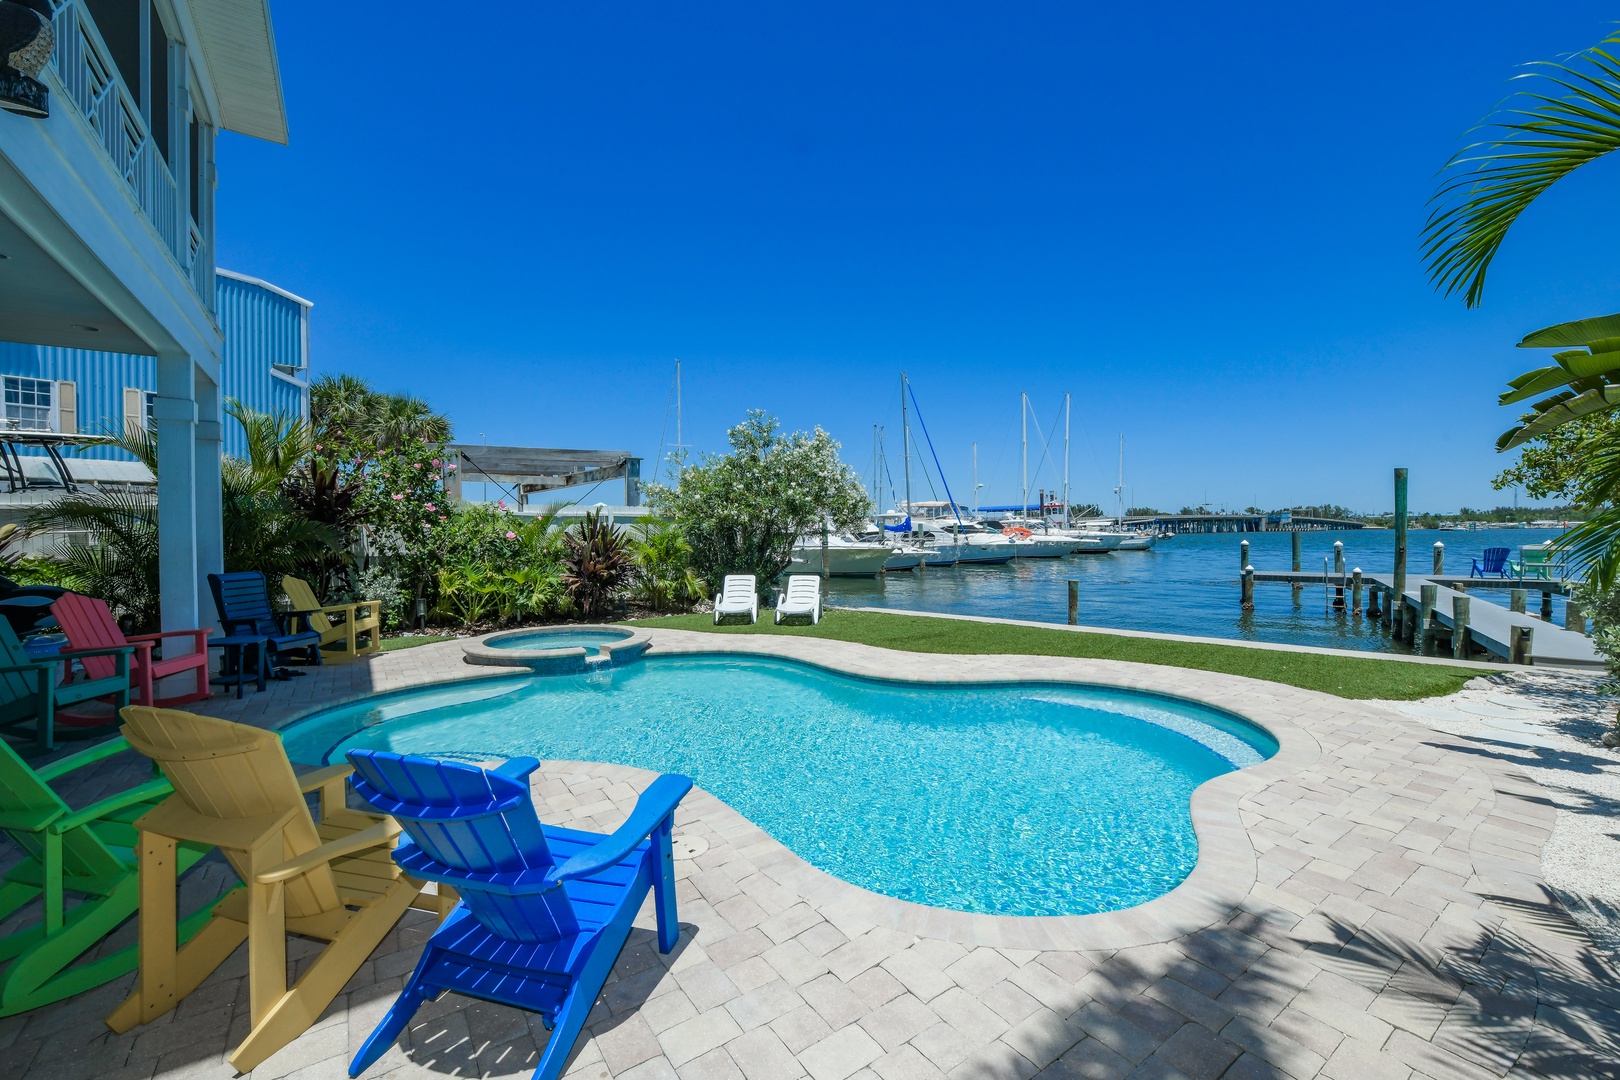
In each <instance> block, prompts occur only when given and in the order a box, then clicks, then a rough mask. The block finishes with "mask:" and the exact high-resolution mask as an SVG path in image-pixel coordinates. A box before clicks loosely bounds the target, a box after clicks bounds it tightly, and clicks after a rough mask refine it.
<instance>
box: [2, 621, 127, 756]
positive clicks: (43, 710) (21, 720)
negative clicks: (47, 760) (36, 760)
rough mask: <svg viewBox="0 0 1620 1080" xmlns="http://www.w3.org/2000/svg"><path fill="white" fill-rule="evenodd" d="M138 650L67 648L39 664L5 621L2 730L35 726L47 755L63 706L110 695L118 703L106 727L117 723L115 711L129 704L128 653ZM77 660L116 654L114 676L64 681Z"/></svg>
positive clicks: (37, 742) (40, 748)
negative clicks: (69, 665) (66, 671)
mask: <svg viewBox="0 0 1620 1080" xmlns="http://www.w3.org/2000/svg"><path fill="white" fill-rule="evenodd" d="M134 651H135V650H134V647H133V646H130V645H122V646H117V647H114V648H110V649H77V650H71V651H70V650H64V651H63V652H62V654H61V655H60V656H51V657H46V658H44V659H41V660H34V659H32V658H30V657H29V655H28V653H27V652H26V651H24V649H23V647H22V642H20V641H18V640H17V634H16V632H15V631H13V630H12V629H11V624H10V623H8V622H6V621H5V620H4V619H0V730H3V729H7V728H12V727H16V726H17V725H19V724H32V725H33V728H34V751H35V752H36V753H44V752H45V751H47V750H53V749H55V747H56V710H57V709H58V708H60V707H62V706H64V705H78V704H80V703H82V702H86V701H92V700H94V699H96V698H100V697H109V696H110V697H112V698H114V700H115V703H116V704H115V706H114V712H113V713H112V714H111V715H110V716H109V717H108V718H107V723H108V724H109V725H111V724H116V723H117V722H118V713H117V711H116V710H117V709H122V708H123V707H124V706H125V705H128V704H129V654H130V653H132V652H134ZM75 656H111V657H113V662H114V665H115V666H114V670H113V674H111V675H108V676H105V677H103V678H99V679H92V678H89V677H85V678H82V679H79V680H78V681H77V682H69V683H65V682H61V681H60V679H61V667H62V665H63V664H66V663H68V662H69V661H70V659H71V658H72V657H75Z"/></svg>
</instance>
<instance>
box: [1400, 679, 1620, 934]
mask: <svg viewBox="0 0 1620 1080" xmlns="http://www.w3.org/2000/svg"><path fill="white" fill-rule="evenodd" d="M1600 681H1601V677H1600V676H1598V675H1595V674H1587V673H1580V672H1570V671H1561V670H1558V669H1553V668H1540V669H1536V670H1526V671H1523V672H1513V673H1511V674H1506V675H1492V676H1488V677H1485V678H1479V679H1475V680H1473V681H1472V682H1470V683H1468V684H1467V685H1466V686H1464V687H1463V689H1462V690H1460V691H1458V692H1457V693H1455V694H1452V695H1451V696H1450V697H1445V698H1431V699H1429V700H1426V701H1407V702H1387V703H1386V704H1388V705H1389V706H1390V707H1391V708H1393V709H1395V710H1396V711H1398V712H1401V713H1404V714H1406V715H1407V716H1410V717H1412V718H1413V719H1415V720H1418V721H1419V722H1421V723H1424V724H1427V725H1428V726H1429V727H1432V728H1435V729H1436V730H1439V731H1444V732H1447V733H1449V734H1452V735H1460V736H1463V737H1465V738H1468V739H1469V740H1471V741H1472V742H1473V743H1474V744H1475V745H1476V746H1477V748H1478V752H1479V753H1481V754H1486V755H1489V756H1491V757H1495V758H1498V759H1500V760H1502V761H1506V762H1511V763H1513V764H1514V765H1517V766H1518V767H1519V768H1521V769H1523V770H1524V772H1525V773H1527V774H1528V775H1529V776H1530V777H1531V778H1532V779H1534V780H1535V781H1536V782H1537V783H1539V784H1540V785H1541V786H1542V787H1544V788H1546V790H1547V793H1548V794H1549V795H1550V796H1551V797H1552V799H1553V802H1554V804H1555V805H1556V807H1557V812H1558V820H1557V825H1556V827H1555V828H1554V830H1553V835H1552V839H1551V840H1549V841H1548V843H1547V846H1546V847H1545V848H1544V849H1543V850H1542V856H1541V866H1542V872H1543V873H1544V875H1545V876H1546V880H1547V883H1548V884H1549V885H1551V886H1552V887H1553V888H1554V889H1556V890H1557V891H1558V893H1559V896H1560V899H1562V900H1563V901H1564V904H1565V905H1566V906H1567V907H1568V908H1569V910H1570V912H1571V914H1573V915H1574V916H1575V918H1576V920H1577V921H1579V922H1580V923H1581V925H1582V926H1584V927H1585V928H1586V930H1587V932H1588V933H1589V934H1591V935H1592V937H1593V939H1594V940H1596V941H1597V942H1599V943H1600V944H1601V945H1602V946H1603V947H1604V948H1605V949H1607V950H1608V951H1609V952H1610V953H1611V955H1613V956H1615V957H1620V750H1615V749H1610V748H1608V747H1605V746H1603V744H1602V742H1601V739H1602V736H1603V733H1604V732H1605V731H1607V730H1609V729H1610V727H1611V726H1612V725H1613V724H1614V718H1615V710H1616V706H1620V698H1616V697H1613V696H1608V695H1604V694H1600V693H1598V691H1597V687H1598V684H1599V682H1600Z"/></svg>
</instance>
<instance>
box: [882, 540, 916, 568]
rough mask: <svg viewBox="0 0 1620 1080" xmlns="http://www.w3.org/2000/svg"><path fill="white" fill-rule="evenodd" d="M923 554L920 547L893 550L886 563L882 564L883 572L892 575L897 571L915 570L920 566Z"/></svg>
mask: <svg viewBox="0 0 1620 1080" xmlns="http://www.w3.org/2000/svg"><path fill="white" fill-rule="evenodd" d="M923 554H924V552H923V549H922V548H920V547H910V546H909V545H902V546H900V547H897V548H895V549H894V554H893V555H890V556H889V558H888V561H886V562H885V563H884V564H883V572H884V573H886V574H892V573H894V572H895V571H897V570H915V569H917V567H919V566H921V565H922V561H923Z"/></svg>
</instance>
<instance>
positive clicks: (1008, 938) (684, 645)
mask: <svg viewBox="0 0 1620 1080" xmlns="http://www.w3.org/2000/svg"><path fill="white" fill-rule="evenodd" d="M647 632H648V634H649V635H650V636H651V637H652V646H651V648H650V649H649V650H648V654H647V655H649V656H681V655H703V654H710V655H714V654H723V653H730V654H735V655H756V656H757V655H765V656H774V657H777V658H782V659H791V660H795V661H798V662H800V663H805V664H809V665H811V666H814V667H820V668H824V669H826V670H829V671H835V672H839V673H841V674H846V675H855V676H860V677H866V678H877V679H884V680H887V681H890V682H913V683H940V682H946V683H961V684H983V683H1002V684H1005V683H1008V682H1042V683H1067V684H1070V685H1074V686H1092V687H1103V688H1107V689H1111V690H1135V691H1147V692H1150V693H1154V694H1160V695H1164V696H1167V697H1171V698H1178V699H1180V700H1183V701H1190V702H1193V703H1195V704H1199V705H1205V706H1210V707H1213V708H1216V709H1220V710H1222V711H1223V712H1228V713H1232V714H1234V715H1236V716H1238V717H1240V718H1242V719H1244V720H1246V721H1248V722H1249V723H1251V724H1254V725H1256V726H1258V727H1260V728H1261V729H1263V730H1264V731H1266V732H1268V733H1269V734H1270V735H1271V736H1272V737H1273V738H1275V739H1276V740H1277V744H1278V749H1277V752H1276V753H1275V754H1273V755H1272V756H1271V757H1269V758H1267V759H1266V760H1265V761H1262V762H1259V763H1257V764H1255V765H1250V766H1248V767H1246V768H1242V769H1238V770H1236V771H1234V772H1229V773H1224V774H1222V775H1221V776H1217V777H1214V778H1213V779H1210V780H1207V781H1205V782H1204V783H1203V784H1201V785H1199V787H1198V788H1197V789H1196V790H1195V791H1194V792H1193V796H1192V803H1191V816H1192V823H1193V831H1194V833H1195V835H1196V836H1197V838H1198V859H1197V862H1195V863H1194V864H1193V868H1192V870H1191V871H1190V872H1189V873H1188V875H1187V877H1186V878H1184V879H1183V880H1182V882H1181V883H1180V884H1179V885H1177V886H1176V887H1175V888H1174V889H1171V890H1170V891H1169V892H1167V893H1164V894H1163V895H1162V896H1158V897H1155V898H1154V899H1152V900H1149V901H1146V902H1144V903H1141V904H1138V905H1136V906H1135V907H1130V908H1123V909H1121V910H1119V911H1109V912H1100V913H1097V914H1092V915H987V914H980V913H975V912H967V911H957V910H954V909H950V908H939V907H931V906H929V905H926V904H918V903H915V902H913V901H909V900H901V899H898V898H896V897H892V896H886V895H884V894H882V893H877V892H873V891H872V890H870V889H865V888H862V887H861V886H859V885H855V884H853V883H851V882H848V881H845V880H844V879H842V878H840V877H837V876H836V875H834V874H830V873H828V872H827V871H825V870H821V869H818V868H817V867H815V866H813V865H812V864H810V863H809V862H807V861H806V860H805V859H803V858H802V857H800V856H799V855H797V854H795V853H794V852H793V850H792V849H790V848H789V847H787V846H786V845H785V844H783V843H782V842H781V841H779V840H777V839H776V838H775V837H773V836H771V835H770V834H769V833H767V832H766V831H765V830H764V829H762V828H760V826H758V825H757V824H756V823H754V822H753V821H751V820H750V819H748V818H747V817H746V816H745V815H743V814H742V813H741V812H740V811H737V810H736V809H734V808H732V807H730V806H729V805H727V804H725V802H724V800H721V799H718V798H716V801H718V802H720V803H721V805H724V806H726V810H727V811H728V812H729V813H731V814H735V815H736V817H737V818H738V819H739V821H741V822H745V823H746V824H747V827H749V828H751V829H753V830H755V831H756V832H757V833H758V838H757V840H756V841H755V843H754V844H751V845H750V848H751V850H752V851H753V852H754V861H755V863H756V865H758V866H759V868H760V869H761V871H762V872H764V873H766V874H767V875H769V876H770V877H771V878H772V879H773V880H775V881H776V882H777V883H778V884H780V885H782V886H784V887H786V888H790V889H793V890H794V891H796V892H798V893H800V894H801V895H802V896H804V897H805V899H806V900H808V901H810V902H811V903H813V904H815V905H816V906H817V907H819V908H820V909H822V910H824V911H836V912H839V913H841V914H845V915H848V916H851V917H854V918H858V919H863V920H865V921H867V922H870V923H873V924H874V925H877V926H882V927H886V928H888V929H891V930H896V931H901V932H905V933H911V934H915V935H917V936H919V937H931V938H943V939H945V940H950V941H957V942H960V943H962V944H965V945H988V946H991V947H994V948H1007V949H1034V950H1039V951H1045V950H1068V949H1075V950H1081V951H1088V950H1095V949H1122V948H1129V947H1131V946H1136V945H1150V944H1155V943H1158V942H1164V941H1171V940H1173V939H1175V938H1179V937H1185V936H1186V935H1188V934H1191V933H1195V932H1197V931H1198V930H1202V929H1204V928H1205V927H1208V926H1210V925H1212V924H1214V923H1217V922H1219V921H1220V920H1221V919H1222V918H1224V917H1225V916H1227V915H1228V914H1230V913H1231V912H1232V911H1233V910H1234V909H1235V908H1237V907H1238V906H1239V905H1240V904H1241V903H1242V902H1243V900H1244V899H1245V898H1246V897H1247V896H1248V895H1249V893H1250V892H1251V891H1252V890H1253V888H1254V886H1255V883H1256V881H1257V879H1258V876H1259V862H1258V854H1257V852H1256V850H1255V847H1254V844H1253V842H1252V841H1251V840H1250V838H1249V834H1248V831H1247V829H1246V828H1245V827H1244V825H1243V820H1242V816H1241V812H1240V810H1239V806H1238V804H1239V802H1240V800H1241V799H1242V798H1243V797H1244V796H1245V795H1248V794H1251V793H1254V792H1258V791H1260V790H1261V789H1262V788H1265V787H1266V786H1268V785H1270V784H1272V783H1274V782H1276V781H1278V780H1282V779H1285V778H1287V777H1290V776H1294V775H1296V774H1298V773H1300V772H1302V771H1305V770H1307V769H1309V768H1310V766H1311V765H1313V764H1314V763H1315V762H1316V761H1317V760H1318V759H1319V758H1320V756H1321V746H1320V744H1319V743H1318V742H1317V740H1316V738H1315V736H1313V735H1312V734H1311V733H1310V732H1308V731H1306V730H1305V729H1304V728H1303V727H1301V726H1299V725H1298V724H1296V723H1295V722H1294V721H1293V719H1292V716H1291V715H1290V712H1291V710H1286V709H1285V708H1274V707H1267V706H1266V705H1264V704H1263V703H1261V702H1260V701H1257V700H1256V695H1255V694H1254V692H1253V688H1255V687H1265V688H1272V687H1273V686H1274V684H1271V683H1263V682H1260V681H1258V680H1254V679H1246V678H1243V677H1241V676H1224V677H1223V678H1227V679H1231V680H1232V681H1233V682H1234V683H1235V684H1238V685H1235V686H1234V688H1233V691H1232V692H1231V693H1230V695H1226V694H1223V695H1219V696H1211V695H1209V694H1206V693H1198V692H1192V691H1189V689H1188V688H1187V687H1186V686H1185V685H1184V683H1183V682H1182V681H1178V679H1177V678H1176V677H1175V676H1176V673H1179V672H1181V671H1182V669H1179V668H1164V669H1161V670H1159V671H1155V670H1152V666H1151V665H1138V664H1124V663H1120V662H1108V663H1109V667H1117V668H1119V669H1122V670H1119V671H1118V672H1117V676H1116V672H1115V671H1111V670H1106V669H1104V670H1102V671H1096V672H1091V671H1088V672H1086V673H1085V674H1084V675H1079V674H1077V673H1074V672H1069V673H1065V672H1063V671H1062V670H1061V668H1062V667H1066V666H1068V664H1063V663H1057V664H1052V663H1037V664H1036V665H1035V666H1038V667H1042V668H1051V669H1054V670H1045V671H1041V672H1040V673H1039V674H1036V673H1034V672H1032V671H1031V670H1030V668H1031V662H1032V661H1035V662H1039V661H1059V662H1061V661H1068V662H1069V664H1072V663H1074V660H1073V658H1069V657H1033V656H1025V655H1002V656H995V655H987V656H971V657H970V656H955V655H950V656H944V655H939V656H936V655H934V654H924V653H903V652H898V651H895V650H890V649H882V648H878V647H876V646H872V645H859V644H855V643H853V642H843V641H832V640H828V639H820V638H777V637H751V636H750V637H741V636H733V635H718V634H705V633H703V632H701V631H689V630H657V629H652V628H647ZM716 639H720V640H716ZM897 657H904V658H905V659H906V661H907V663H909V664H912V665H914V666H916V665H919V664H920V665H921V666H922V667H924V668H928V669H933V668H934V667H935V666H936V664H931V663H928V661H935V662H936V663H937V667H938V670H929V672H928V674H926V675H921V674H908V673H906V672H903V671H897V670H896V667H895V658H897ZM1198 674H1199V675H1201V676H1208V675H1210V674H1211V673H1208V672H1199V673H1198ZM1279 689H1283V690H1285V691H1287V692H1288V696H1292V694H1295V693H1298V694H1307V693H1309V691H1299V690H1294V689H1293V688H1279ZM1316 696H1325V695H1316ZM1279 704H1281V703H1279ZM706 794H708V793H706ZM711 797H712V796H711ZM761 845H769V846H770V847H771V848H772V849H774V850H771V851H768V852H767V853H765V854H763V855H761V854H760V853H759V852H758V848H759V846H761Z"/></svg>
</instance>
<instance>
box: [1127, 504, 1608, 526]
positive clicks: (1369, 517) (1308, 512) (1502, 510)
mask: <svg viewBox="0 0 1620 1080" xmlns="http://www.w3.org/2000/svg"><path fill="white" fill-rule="evenodd" d="M1286 511H1287V512H1291V513H1292V514H1293V515H1294V516H1295V517H1315V518H1333V519H1335V520H1338V521H1365V522H1366V523H1367V524H1369V525H1384V526H1392V525H1394V524H1395V515H1394V513H1393V512H1391V513H1383V514H1362V513H1357V512H1356V511H1354V510H1351V509H1349V508H1347V507H1343V506H1337V505H1335V504H1333V503H1325V504H1323V505H1320V506H1292V507H1287V508H1286ZM1175 512H1176V513H1177V514H1281V513H1284V512H1285V510H1283V509H1277V510H1262V509H1261V508H1260V507H1258V506H1245V507H1244V508H1243V509H1242V510H1227V509H1224V508H1216V507H1212V506H1209V505H1207V504H1206V505H1203V506H1183V507H1182V508H1181V509H1180V510H1177V511H1175ZM1126 513H1127V514H1129V515H1130V516H1132V517H1159V516H1163V515H1165V514H1166V511H1164V510H1160V509H1158V508H1157V507H1153V506H1133V507H1131V508H1130V509H1129V510H1127V511H1126ZM1582 516H1584V515H1583V512H1582V511H1581V509H1580V508H1579V507H1575V506H1498V507H1496V508H1495V509H1494V510H1479V509H1475V508H1473V507H1468V506H1464V507H1462V508H1461V509H1460V510H1458V511H1457V512H1456V513H1455V514H1436V513H1422V512H1413V513H1411V514H1409V515H1408V517H1407V521H1408V522H1409V523H1410V524H1411V525H1412V526H1413V527H1414V528H1419V529H1433V528H1438V527H1439V526H1440V525H1442V524H1452V523H1465V522H1481V523H1491V522H1495V523H1498V524H1512V523H1516V522H1518V523H1522V522H1528V521H1579V520H1580V519H1581V518H1582Z"/></svg>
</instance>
